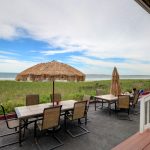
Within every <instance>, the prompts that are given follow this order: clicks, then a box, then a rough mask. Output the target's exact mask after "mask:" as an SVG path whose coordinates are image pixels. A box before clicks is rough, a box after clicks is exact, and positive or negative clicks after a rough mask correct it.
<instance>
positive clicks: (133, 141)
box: [112, 129, 150, 150]
mask: <svg viewBox="0 0 150 150" xmlns="http://www.w3.org/2000/svg"><path fill="white" fill-rule="evenodd" d="M112 150H150V130H149V129H148V130H146V131H144V132H143V133H139V132H137V133H136V134H134V135H132V136H131V137H129V138H128V139H126V140H125V141H123V142H122V143H120V144H118V145H117V146H116V147H114V148H113V149H112Z"/></svg>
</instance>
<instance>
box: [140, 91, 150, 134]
mask: <svg viewBox="0 0 150 150" xmlns="http://www.w3.org/2000/svg"><path fill="white" fill-rule="evenodd" d="M148 128H150V94H148V95H146V96H143V98H141V100H140V133H142V132H144V130H145V129H148Z"/></svg>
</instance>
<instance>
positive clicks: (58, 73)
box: [16, 60, 85, 105]
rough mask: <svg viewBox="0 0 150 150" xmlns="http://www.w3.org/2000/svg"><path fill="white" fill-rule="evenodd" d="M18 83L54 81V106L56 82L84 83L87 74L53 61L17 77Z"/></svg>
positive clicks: (36, 66) (33, 67) (27, 70)
mask: <svg viewBox="0 0 150 150" xmlns="http://www.w3.org/2000/svg"><path fill="white" fill-rule="evenodd" d="M16 80H17V81H27V80H28V81H29V80H30V81H44V80H47V81H52V82H53V105H54V93H55V91H54V90H55V86H54V85H55V84H54V82H55V80H67V81H84V80H85V74H83V73H82V72H80V71H79V70H77V69H75V68H73V67H72V66H69V65H67V64H64V63H60V62H57V61H55V60H54V61H51V62H47V63H40V64H37V65H35V66H32V67H30V68H28V69H26V70H24V71H22V72H21V73H19V74H18V75H17V77H16Z"/></svg>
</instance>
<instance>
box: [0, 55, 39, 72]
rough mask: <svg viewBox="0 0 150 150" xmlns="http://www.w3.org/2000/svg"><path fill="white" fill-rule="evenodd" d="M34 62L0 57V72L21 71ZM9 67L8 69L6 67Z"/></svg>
mask: <svg viewBox="0 0 150 150" xmlns="http://www.w3.org/2000/svg"><path fill="white" fill-rule="evenodd" d="M35 64H36V63H34V62H30V61H22V60H21V61H19V60H15V59H3V58H1V57H0V68H1V70H0V71H1V72H16V73H18V72H21V71H23V70H24V69H27V68H29V67H31V66H33V65H35ZM8 68H9V69H8Z"/></svg>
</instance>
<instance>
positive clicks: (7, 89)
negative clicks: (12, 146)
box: [0, 80, 150, 112]
mask: <svg viewBox="0 0 150 150" xmlns="http://www.w3.org/2000/svg"><path fill="white" fill-rule="evenodd" d="M110 84H111V81H110V80H102V81H90V82H55V92H60V93H61V95H62V99H63V100H67V99H75V100H81V99H82V97H83V95H84V94H88V95H95V94H96V93H95V91H96V89H97V88H101V89H103V94H107V93H109V90H110ZM132 88H137V89H150V80H121V89H122V92H125V91H129V92H131V90H132ZM50 93H52V82H16V81H0V103H1V104H3V105H4V107H5V108H6V111H7V112H12V111H14V107H16V106H22V105H25V96H26V95H27V94H39V95H40V103H45V102H49V101H50Z"/></svg>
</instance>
